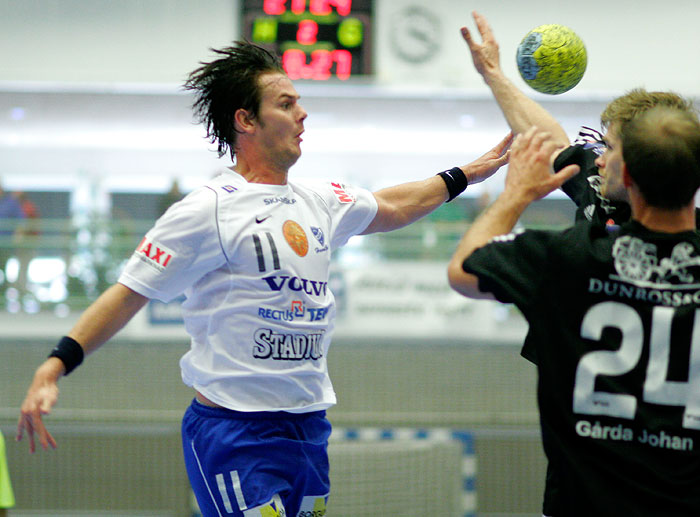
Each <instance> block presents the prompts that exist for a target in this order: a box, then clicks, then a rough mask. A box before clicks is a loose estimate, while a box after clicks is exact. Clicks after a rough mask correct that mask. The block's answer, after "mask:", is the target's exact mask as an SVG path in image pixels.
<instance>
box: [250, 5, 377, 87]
mask: <svg viewBox="0 0 700 517" xmlns="http://www.w3.org/2000/svg"><path fill="white" fill-rule="evenodd" d="M241 5H242V9H243V12H242V16H241V21H242V24H243V27H242V31H241V34H242V36H243V38H245V39H248V40H250V41H252V42H253V43H256V44H258V45H260V46H262V47H265V48H267V49H268V50H271V51H273V52H275V53H277V54H278V55H279V56H280V57H281V58H282V65H283V66H284V69H285V71H286V72H287V75H289V78H290V79H292V80H297V79H308V80H314V81H326V80H329V79H340V80H347V79H349V78H351V77H355V76H361V75H365V76H366V75H370V74H371V73H372V66H371V65H372V48H371V40H372V35H371V32H372V0H242V1H241Z"/></svg>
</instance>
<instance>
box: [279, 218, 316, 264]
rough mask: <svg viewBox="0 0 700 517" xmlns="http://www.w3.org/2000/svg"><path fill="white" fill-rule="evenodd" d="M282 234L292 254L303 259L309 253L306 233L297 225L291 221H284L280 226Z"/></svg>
mask: <svg viewBox="0 0 700 517" xmlns="http://www.w3.org/2000/svg"><path fill="white" fill-rule="evenodd" d="M282 233H283V234H284V238H285V240H286V241H287V243H288V244H289V246H290V247H291V248H292V249H293V250H294V253H296V254H297V255H299V256H300V257H305V256H306V254H307V253H308V252H309V239H307V238H306V232H305V231H304V229H303V228H302V227H301V226H300V225H299V223H297V222H295V221H292V220H287V221H285V222H284V224H283V225H282Z"/></svg>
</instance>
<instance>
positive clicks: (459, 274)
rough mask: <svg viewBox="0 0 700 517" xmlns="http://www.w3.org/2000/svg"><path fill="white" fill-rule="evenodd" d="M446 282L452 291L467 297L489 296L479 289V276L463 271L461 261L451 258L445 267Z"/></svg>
mask: <svg viewBox="0 0 700 517" xmlns="http://www.w3.org/2000/svg"><path fill="white" fill-rule="evenodd" d="M447 282H448V283H449V285H450V288H451V289H452V290H453V291H456V292H458V293H459V294H461V295H462V296H465V297H467V298H474V299H481V298H490V296H489V295H488V294H487V293H482V292H481V291H480V290H479V278H478V277H477V276H475V275H472V274H471V273H467V272H466V271H464V269H463V268H462V262H461V261H455V260H452V262H450V265H449V266H448V267H447Z"/></svg>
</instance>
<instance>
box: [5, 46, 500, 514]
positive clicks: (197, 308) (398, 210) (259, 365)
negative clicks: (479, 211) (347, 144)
mask: <svg viewBox="0 0 700 517" xmlns="http://www.w3.org/2000/svg"><path fill="white" fill-rule="evenodd" d="M215 52H216V59H215V60H213V61H211V62H208V63H202V66H201V67H200V68H198V69H197V70H195V71H194V72H193V73H192V74H191V75H190V77H189V80H188V82H187V83H186V88H187V89H188V90H190V91H192V92H194V95H195V101H194V105H193V107H194V110H195V113H196V114H197V116H198V117H199V119H200V120H201V122H203V123H204V125H205V126H206V128H207V132H208V136H209V137H210V138H211V140H212V142H213V143H216V144H217V145H218V151H219V155H220V156H224V155H226V154H229V155H230V157H231V158H232V160H233V163H234V165H233V166H232V167H231V168H230V170H227V172H225V173H223V174H221V175H220V176H218V177H216V178H214V179H213V180H211V181H210V182H208V183H207V184H205V185H204V186H202V187H201V188H199V189H197V190H195V191H194V192H192V193H191V194H189V195H188V196H186V197H185V198H184V199H183V200H182V201H180V202H178V203H175V204H174V205H173V206H172V207H171V208H170V209H169V210H168V211H167V212H166V213H165V214H164V215H163V216H162V217H161V218H160V219H159V220H158V221H157V222H156V224H155V226H154V227H153V228H152V229H151V230H150V231H149V232H148V233H147V234H146V235H145V237H144V238H143V240H142V242H141V243H140V244H139V245H138V247H137V248H136V250H135V252H134V254H133V256H132V257H131V259H130V261H129V262H128V264H127V265H126V267H125V269H124V271H123V273H122V274H121V276H120V278H119V280H118V282H117V283H116V284H115V285H113V286H112V287H110V288H109V289H108V290H107V291H106V292H105V293H103V294H102V296H101V297H100V298H99V299H98V300H97V301H96V302H95V303H94V304H93V305H92V306H91V307H89V308H88V309H87V310H86V311H85V313H84V314H83V315H82V316H81V318H80V319H79V321H78V322H77V324H76V325H75V327H74V328H73V329H71V331H70V332H69V334H68V335H67V336H64V337H63V338H61V340H60V341H59V343H58V345H57V346H56V347H55V348H54V350H53V351H52V352H51V354H50V356H49V358H48V359H47V360H46V361H45V362H44V363H43V364H42V365H41V366H40V367H39V368H38V370H37V371H36V373H35V376H34V380H33V382H32V383H31V386H30V388H29V391H28V393H27V396H26V399H25V400H24V403H23V404H22V409H21V416H20V420H19V424H18V432H17V437H18V439H21V438H22V436H23V435H24V433H25V432H26V433H27V435H28V438H29V444H30V450H32V451H34V449H35V435H36V437H37V438H38V441H39V443H40V445H41V446H42V447H43V448H45V449H46V448H47V447H48V446H52V447H55V446H56V442H55V440H54V439H53V437H52V436H51V434H50V433H49V432H48V431H47V430H46V428H45V426H44V423H43V421H42V417H43V415H45V414H47V413H49V412H50V410H51V408H52V407H53V406H54V404H55V403H56V401H57V395H58V388H57V382H58V379H59V378H60V377H61V376H63V375H66V374H68V373H70V371H72V370H73V369H74V368H75V367H76V366H78V365H79V364H80V362H81V361H82V359H83V355H84V354H88V353H90V352H93V351H94V350H96V349H97V348H98V347H99V346H101V345H102V344H103V343H105V342H106V341H107V340H108V339H110V338H111V337H112V336H113V335H114V334H115V333H116V332H117V331H118V330H119V329H121V328H122V327H123V326H124V325H125V324H126V323H127V322H128V321H129V320H130V319H131V318H132V317H133V316H134V315H135V314H136V313H137V312H138V311H139V310H140V309H141V308H142V307H143V306H144V305H145V304H146V303H147V302H148V300H149V299H158V300H162V301H169V300H173V299H174V298H176V297H177V296H179V295H181V294H183V293H184V295H185V297H186V299H185V301H184V303H183V305H182V308H183V316H184V320H185V327H186V330H187V332H188V334H189V335H190V336H191V348H190V350H189V351H188V352H187V353H186V354H185V355H184V357H182V359H181V361H180V366H181V370H182V379H183V381H184V382H185V384H187V385H188V386H191V387H192V388H193V395H194V396H193V401H192V404H191V405H190V407H189V408H188V409H187V411H186V413H185V416H184V419H183V424H182V440H183V450H184V455H185V463H186V467H187V472H188V475H189V478H190V482H191V484H192V487H193V490H194V492H195V495H196V497H197V501H198V503H199V506H200V508H201V510H202V512H203V514H204V515H205V516H218V515H245V516H262V515H288V516H292V515H293V516H305V515H315V516H320V515H324V514H325V509H326V502H327V499H328V496H329V492H330V485H329V480H328V456H327V444H328V436H329V434H330V431H331V429H330V424H329V422H328V420H327V419H326V415H325V410H326V409H327V408H329V407H330V406H332V405H334V404H335V402H336V397H335V393H334V391H333V387H332V385H331V381H330V379H329V377H328V368H327V364H326V357H327V353H328V347H329V345H330V341H331V335H332V332H333V326H334V325H333V322H334V318H335V314H336V307H335V301H334V298H333V293H332V292H331V291H330V289H329V287H328V276H329V271H328V270H329V265H330V260H331V253H332V252H333V251H334V250H336V249H337V248H338V247H340V246H342V245H343V244H345V243H346V242H347V241H348V239H349V238H350V237H352V236H353V235H358V234H368V233H373V232H385V231H390V230H394V229H396V228H400V227H402V226H405V225H407V224H410V223H412V222H413V221H416V220H417V219H419V218H421V217H423V216H424V215H426V214H429V213H430V212H432V211H433V210H435V209H436V208H437V207H438V206H440V205H441V204H442V203H444V202H446V201H449V200H451V199H453V198H454V197H456V196H457V195H459V194H460V193H461V192H462V191H463V190H464V189H465V188H466V186H467V184H469V183H476V182H479V181H482V180H484V179H486V178H487V177H489V176H491V175H492V174H493V173H494V172H496V170H498V169H499V168H500V167H501V166H502V165H503V164H504V163H506V162H507V160H508V148H509V146H510V141H511V137H510V135H509V136H507V137H506V138H504V139H503V141H501V142H500V143H499V144H498V145H496V146H495V147H494V148H493V149H492V150H490V151H489V152H487V153H486V154H484V155H483V156H482V157H480V158H479V159H477V160H476V161H474V162H472V163H470V164H468V165H465V166H462V167H455V168H453V169H450V170H448V171H444V172H441V173H438V174H436V175H433V176H432V177H430V178H428V179H426V180H423V181H418V182H411V183H405V184H402V185H398V186H396V187H391V188H387V189H383V190H380V191H378V192H374V193H372V192H369V191H367V190H364V189H361V188H354V187H352V186H349V185H344V184H341V183H339V182H337V181H335V180H334V179H333V177H332V175H329V178H328V180H327V181H320V182H316V183H302V182H296V181H294V180H292V179H290V178H288V173H289V170H290V168H291V167H292V165H294V163H295V162H296V161H297V160H298V159H299V156H300V155H301V142H302V137H303V133H304V121H305V120H306V117H307V113H306V111H305V110H304V108H303V107H302V105H301V104H300V99H299V95H298V93H297V91H296V90H295V88H294V85H293V84H292V82H291V81H290V80H289V78H288V77H287V75H286V74H285V73H284V70H283V69H282V67H281V66H280V63H279V61H278V59H277V58H276V57H274V56H273V55H271V54H270V53H268V52H267V51H265V50H263V49H261V48H259V47H257V46H255V45H252V44H250V43H247V42H236V43H234V45H233V46H231V47H227V48H223V49H219V50H216V51H215ZM330 174H332V171H331V172H330Z"/></svg>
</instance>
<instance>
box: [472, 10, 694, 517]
mask: <svg viewBox="0 0 700 517" xmlns="http://www.w3.org/2000/svg"><path fill="white" fill-rule="evenodd" d="M473 16H474V20H475V22H476V25H477V29H478V31H479V34H480V36H481V40H482V41H481V43H479V42H477V41H476V40H475V39H474V38H472V35H471V33H470V31H469V30H468V29H467V28H466V27H464V28H462V36H463V37H464V40H465V41H466V43H467V45H468V46H469V50H470V51H471V55H472V59H473V62H474V66H475V68H476V70H477V71H478V72H479V74H481V76H482V77H483V79H484V81H485V82H486V84H487V85H488V87H489V88H490V89H491V92H492V93H493V95H494V98H495V100H496V102H497V103H498V105H499V107H500V108H501V111H502V112H503V114H504V116H505V118H506V120H507V122H508V125H509V126H510V128H511V129H512V131H513V133H515V134H520V133H524V132H525V131H527V130H528V129H530V128H531V127H533V126H537V127H539V128H540V129H542V130H545V131H547V132H549V133H550V136H551V138H552V140H553V141H554V142H556V145H557V147H559V148H560V149H561V150H560V152H558V154H557V155H556V160H555V161H554V168H555V170H560V169H561V168H563V167H565V166H566V165H570V164H576V165H578V166H579V167H580V169H581V172H580V173H579V174H577V175H576V176H574V177H573V178H572V179H570V180H569V181H567V182H566V183H564V184H563V185H562V187H561V189H562V191H563V192H564V193H566V194H567V195H568V196H569V197H570V198H571V199H572V200H573V201H574V202H575V203H576V206H577V210H576V216H575V219H576V221H579V220H584V219H585V220H588V221H591V222H593V223H594V224H596V225H598V226H601V227H607V228H608V229H610V230H616V229H617V228H618V227H619V225H620V224H622V223H624V222H626V221H628V220H629V218H630V208H629V200H628V199H627V191H626V190H625V189H624V188H623V185H622V181H621V174H620V171H619V170H617V169H616V168H615V164H614V163H613V166H611V167H609V166H608V160H607V156H606V151H608V146H607V145H606V142H607V143H608V144H614V143H615V141H616V140H617V138H618V133H619V131H620V130H621V129H622V128H623V127H624V126H625V125H626V124H627V123H629V122H630V121H631V120H633V119H634V118H635V117H637V116H638V115H640V114H641V113H644V112H645V111H647V110H649V109H650V108H652V107H654V106H667V107H672V108H677V109H680V110H682V111H685V112H687V113H689V114H691V115H692V116H693V117H696V118H697V112H696V110H695V108H694V106H693V104H692V103H691V102H690V101H688V100H686V99H684V98H683V97H681V96H680V95H677V94H675V93H673V92H648V91H646V90H644V89H635V90H632V91H630V92H628V93H626V94H625V95H622V96H621V97H618V98H616V99H614V100H613V101H611V102H610V103H609V104H608V105H607V106H606V108H605V109H604V110H603V112H602V114H601V116H600V120H601V128H602V129H603V131H605V132H606V134H605V136H604V135H603V134H601V133H600V132H598V131H596V130H595V129H591V128H587V127H584V128H582V129H581V131H580V133H579V134H578V136H577V137H576V139H574V141H573V142H570V141H569V138H568V136H567V134H566V132H565V131H564V129H563V128H562V126H561V125H560V124H559V122H558V121H557V120H556V119H554V117H552V115H551V114H550V113H549V112H547V110H545V109H544V108H543V107H542V106H541V105H540V104H538V103H537V102H535V101H534V100H532V99H530V98H529V97H527V96H526V95H525V94H524V93H523V92H521V91H520V90H519V89H518V88H517V87H516V86H515V85H514V84H513V83H512V82H511V81H510V80H509V79H508V78H507V77H506V76H505V75H504V74H503V71H502V69H501V66H500V56H499V47H498V42H497V41H496V39H495V37H494V35H493V31H492V30H491V27H490V26H489V24H488V22H487V21H486V19H485V18H484V17H483V16H481V15H479V14H478V13H473ZM696 217H697V219H698V221H700V215H698V213H697V211H696ZM521 354H522V356H523V357H525V358H526V359H528V360H529V361H531V362H533V363H536V362H537V358H536V350H535V347H534V346H532V344H531V334H530V333H528V336H527V337H526V339H525V343H524V344H523V347H522V350H521ZM543 439H544V440H546V436H543ZM556 494H557V475H556V472H555V471H554V467H553V466H552V465H551V463H550V464H549V465H548V467H547V481H546V485H545V494H544V504H543V513H544V515H551V514H552V513H551V508H552V507H553V506H554V503H553V501H554V500H555V499H556Z"/></svg>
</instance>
